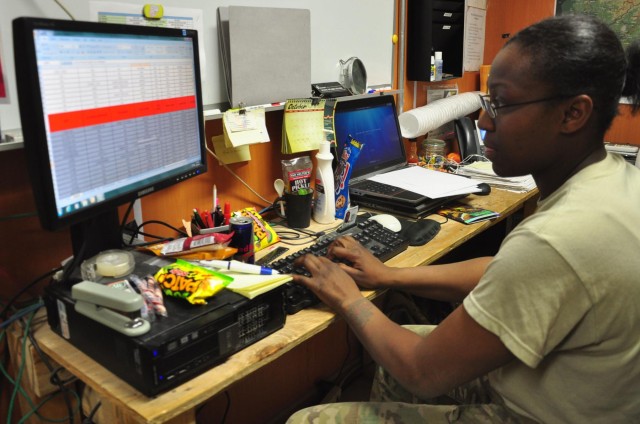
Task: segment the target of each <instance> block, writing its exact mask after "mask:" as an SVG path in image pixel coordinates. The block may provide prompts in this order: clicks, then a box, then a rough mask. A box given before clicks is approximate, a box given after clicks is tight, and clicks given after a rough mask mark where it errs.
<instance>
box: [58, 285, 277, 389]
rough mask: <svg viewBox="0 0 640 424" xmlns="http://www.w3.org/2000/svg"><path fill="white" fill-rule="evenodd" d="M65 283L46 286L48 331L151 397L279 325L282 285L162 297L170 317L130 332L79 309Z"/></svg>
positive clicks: (254, 340) (202, 370)
mask: <svg viewBox="0 0 640 424" xmlns="http://www.w3.org/2000/svg"><path fill="white" fill-rule="evenodd" d="M74 304H75V300H74V299H72V297H71V291H70V288H69V287H68V286H66V285H65V284H54V285H51V286H49V287H48V288H47V289H46V294H45V305H46V308H47V319H48V322H49V325H50V327H51V328H52V330H53V331H54V332H55V333H57V334H59V335H60V336H61V337H64V338H65V339H66V340H67V341H69V343H71V344H72V345H74V346H75V347H76V348H78V349H79V350H81V351H82V352H84V353H85V354H86V355H88V356H90V357H91V358H92V359H94V360H95V361H97V362H98V363H100V364H101V365H102V366H104V367H105V368H106V369H108V370H109V371H111V372H112V373H114V374H115V375H117V376H118V377H120V378H121V379H122V380H124V381H125V382H126V383H128V384H130V385H131V386H132V387H134V388H136V389H137V390H139V391H140V392H142V393H143V394H145V395H147V396H155V395H157V394H160V393H162V392H164V391H167V390H169V389H171V388H174V387H176V386H177V385H179V384H181V383H184V382H185V381H187V380H189V379H191V378H193V377H195V376H197V375H199V374H201V373H202V372H204V371H206V370H208V369H210V368H212V367H213V366H215V365H218V364H220V363H222V362H224V361H225V360H226V359H227V358H228V357H229V356H231V355H232V354H234V353H236V352H238V351H239V350H241V349H243V348H245V347H247V346H249V345H251V344H253V343H255V342H256V341H258V340H260V339H262V338H264V337H266V336H268V335H269V334H271V333H273V332H275V331H277V330H278V329H280V328H282V327H283V325H284V322H285V317H286V315H285V312H284V296H283V292H282V290H281V289H276V290H272V291H270V292H267V293H265V294H263V295H260V296H258V297H256V298H254V299H247V298H245V297H243V296H240V295H238V294H236V293H233V292H231V291H228V290H222V291H221V292H219V293H218V294H216V295H215V296H213V297H212V298H210V299H209V300H208V303H207V304H206V305H191V304H190V303H189V302H187V301H186V300H184V299H178V298H167V297H165V306H166V307H167V311H168V316H167V317H158V319H156V321H154V322H153V323H152V324H151V329H150V331H149V332H148V333H146V334H144V335H142V336H138V337H129V336H126V335H124V334H122V333H120V332H118V331H115V330H112V329H111V328H108V327H106V326H104V325H102V324H100V323H98V322H97V321H94V320H93V319H91V318H89V317H87V316H85V315H82V314H80V313H78V312H77V311H76V310H75V308H74Z"/></svg>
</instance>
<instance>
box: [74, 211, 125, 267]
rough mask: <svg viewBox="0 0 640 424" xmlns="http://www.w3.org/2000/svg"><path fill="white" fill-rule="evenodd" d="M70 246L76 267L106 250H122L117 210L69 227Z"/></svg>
mask: <svg viewBox="0 0 640 424" xmlns="http://www.w3.org/2000/svg"><path fill="white" fill-rule="evenodd" d="M71 246H72V248H73V257H74V262H75V264H76V266H79V265H80V264H81V263H82V262H83V261H84V260H85V259H88V258H92V257H94V256H95V255H97V254H98V253H100V252H102V251H104V250H108V249H121V248H122V234H121V233H120V221H119V217H118V209H117V208H113V209H112V210H109V211H106V212H103V213H101V214H100V215H97V216H94V217H92V218H89V219H87V220H85V221H82V222H80V223H77V224H74V225H72V226H71Z"/></svg>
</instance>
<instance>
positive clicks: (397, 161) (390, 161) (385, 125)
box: [333, 95, 407, 178]
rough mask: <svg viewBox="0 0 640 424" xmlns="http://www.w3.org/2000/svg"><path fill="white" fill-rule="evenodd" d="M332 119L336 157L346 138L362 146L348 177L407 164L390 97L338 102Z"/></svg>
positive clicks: (377, 96) (394, 108)
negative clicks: (354, 140)
mask: <svg viewBox="0 0 640 424" xmlns="http://www.w3.org/2000/svg"><path fill="white" fill-rule="evenodd" d="M333 119H334V129H335V139H336V143H337V144H336V147H337V151H338V157H340V153H341V152H342V149H344V145H345V143H346V141H347V138H348V136H349V135H351V136H352V137H353V138H354V139H356V140H357V141H359V142H361V143H364V147H363V148H362V151H361V152H360V155H359V157H358V160H357V161H356V163H355V165H354V167H353V170H352V171H351V172H352V174H351V178H357V177H360V176H363V175H368V174H371V173H376V172H377V171H379V170H381V169H386V168H388V167H390V166H398V165H403V164H405V163H406V161H407V158H406V155H405V151H404V144H403V141H402V136H401V135H400V127H399V125H398V117H397V114H396V107H395V101H394V98H393V96H391V95H376V96H368V97H364V98H359V99H354V100H345V101H343V100H340V101H338V102H337V103H336V107H335V113H334V118H333Z"/></svg>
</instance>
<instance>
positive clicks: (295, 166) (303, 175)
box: [282, 156, 313, 194]
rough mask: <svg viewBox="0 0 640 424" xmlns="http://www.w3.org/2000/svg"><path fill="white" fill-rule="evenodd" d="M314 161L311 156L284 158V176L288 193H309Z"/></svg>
mask: <svg viewBox="0 0 640 424" xmlns="http://www.w3.org/2000/svg"><path fill="white" fill-rule="evenodd" d="M312 170H313V162H311V158H310V157H309V156H302V157H299V158H293V159H283V160H282V177H283V178H284V184H285V186H284V189H285V191H286V192H287V193H298V194H307V193H308V191H309V189H310V188H311V171H312Z"/></svg>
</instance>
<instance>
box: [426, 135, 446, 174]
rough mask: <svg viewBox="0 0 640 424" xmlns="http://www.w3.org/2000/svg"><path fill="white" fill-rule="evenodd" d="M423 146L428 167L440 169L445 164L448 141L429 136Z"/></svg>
mask: <svg viewBox="0 0 640 424" xmlns="http://www.w3.org/2000/svg"><path fill="white" fill-rule="evenodd" d="M422 147H423V148H424V163H425V164H426V166H427V168H431V169H440V168H442V167H443V166H444V162H445V147H446V143H445V142H444V141H443V140H439V139H435V138H428V139H426V140H425V141H424V142H423V144H422Z"/></svg>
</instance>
